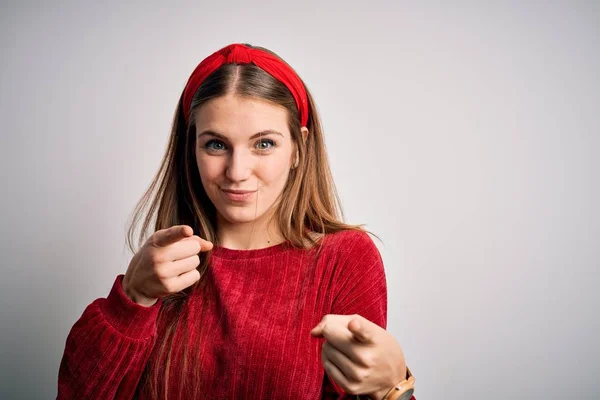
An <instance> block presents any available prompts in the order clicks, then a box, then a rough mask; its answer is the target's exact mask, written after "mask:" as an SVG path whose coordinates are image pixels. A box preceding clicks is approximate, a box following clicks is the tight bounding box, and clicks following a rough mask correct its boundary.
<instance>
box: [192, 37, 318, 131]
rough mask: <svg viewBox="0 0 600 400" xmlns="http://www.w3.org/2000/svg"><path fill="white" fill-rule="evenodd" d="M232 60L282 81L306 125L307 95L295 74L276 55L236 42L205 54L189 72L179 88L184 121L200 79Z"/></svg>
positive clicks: (200, 82) (302, 122) (303, 123)
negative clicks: (249, 65)
mask: <svg viewBox="0 0 600 400" xmlns="http://www.w3.org/2000/svg"><path fill="white" fill-rule="evenodd" d="M233 63H236V64H254V65H256V66H257V67H259V68H261V69H263V70H264V71H265V72H267V73H269V74H270V75H271V76H273V77H274V78H275V79H277V80H278V81H279V82H281V83H283V84H284V85H285V86H286V87H287V88H288V89H289V91H290V92H291V93H292V96H294V99H295V100H296V107H297V108H298V112H299V113H300V123H301V126H306V124H307V123H308V97H307V95H306V90H305V89H304V84H303V83H302V81H301V80H300V78H299V77H298V75H296V73H295V72H294V71H293V70H292V69H291V68H290V67H289V66H288V65H287V64H286V63H285V62H284V61H282V60H281V59H279V58H278V57H277V56H274V55H273V54H271V53H268V52H266V51H263V50H261V49H254V48H252V47H248V46H246V45H243V44H238V43H234V44H230V45H229V46H226V47H223V48H222V49H220V50H218V51H216V52H214V53H213V54H211V55H210V56H208V57H206V58H205V59H204V60H202V61H201V62H200V64H198V66H197V67H196V69H194V72H192V75H191V76H190V78H189V79H188V81H187V83H186V85H185V89H184V90H183V113H184V116H185V120H186V122H187V123H189V121H190V108H191V105H192V98H193V97H194V94H195V93H196V91H197V90H198V88H199V87H200V85H201V84H202V82H204V80H205V79H206V77H208V76H209V75H210V74H212V73H213V72H214V71H216V70H217V69H218V68H219V67H220V66H222V65H224V64H233Z"/></svg>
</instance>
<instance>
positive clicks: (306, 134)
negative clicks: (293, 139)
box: [300, 126, 308, 143]
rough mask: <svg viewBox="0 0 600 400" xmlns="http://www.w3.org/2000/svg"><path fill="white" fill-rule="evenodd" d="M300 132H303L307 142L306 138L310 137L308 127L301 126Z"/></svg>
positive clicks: (303, 137) (303, 138)
mask: <svg viewBox="0 0 600 400" xmlns="http://www.w3.org/2000/svg"><path fill="white" fill-rule="evenodd" d="M300 132H301V133H302V140H304V143H306V138H307V137H308V128H307V127H305V126H303V127H302V128H300Z"/></svg>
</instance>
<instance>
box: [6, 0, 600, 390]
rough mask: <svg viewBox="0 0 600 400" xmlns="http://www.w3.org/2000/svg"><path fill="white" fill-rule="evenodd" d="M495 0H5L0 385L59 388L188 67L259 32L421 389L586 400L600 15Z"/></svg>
mask: <svg viewBox="0 0 600 400" xmlns="http://www.w3.org/2000/svg"><path fill="white" fill-rule="evenodd" d="M104 3H107V2H104ZM492 3H493V4H486V5H483V4H478V3H476V2H461V3H458V4H457V3H454V2H452V3H450V2H448V3H445V4H439V3H438V4H435V5H434V4H429V5H426V4H425V3H421V2H419V3H418V4H417V3H416V2H415V3H404V2H394V1H389V2H358V1H356V2H348V1H324V2H310V1H305V2H299V1H285V2H283V1H282V2H275V1H271V2H262V1H255V2H242V1H239V2H235V1H230V2H212V3H211V2H188V3H183V2H169V3H167V2H162V3H158V2H156V3H154V2H152V3H151V2H147V1H138V2H135V3H133V2H132V3H130V4H121V2H116V1H115V2H112V4H104V5H98V4H95V3H93V2H70V3H66V2H55V4H50V2H39V3H31V2H17V1H14V2H8V3H7V2H3V3H2V9H1V11H0V15H1V16H0V22H1V24H0V50H1V53H0V54H1V57H2V58H1V63H0V131H1V142H0V143H1V144H0V156H1V158H0V160H1V165H0V171H1V176H2V181H1V187H2V196H1V198H0V205H1V209H2V224H1V226H0V229H1V238H0V239H1V240H0V243H1V244H0V254H1V257H2V258H1V267H2V270H1V273H2V275H1V287H0V296H1V297H0V300H1V305H2V306H1V308H0V313H1V323H0V326H1V328H0V333H1V336H0V369H1V371H0V398H2V399H42V398H45V399H48V398H53V397H55V396H56V382H57V374H58V367H59V363H60V359H61V356H62V352H63V350H64V345H65V340H66V337H67V334H68V332H69V330H70V329H71V327H72V325H73V323H74V322H75V321H76V320H77V319H78V318H79V317H80V316H81V313H82V312H83V310H84V309H85V307H86V306H87V305H88V304H89V303H90V302H92V301H93V300H94V299H96V298H98V297H106V295H108V292H109V290H110V287H111V284H112V282H113V280H114V278H115V276H116V275H117V274H120V273H124V272H125V270H126V268H127V265H128V263H129V260H130V258H131V254H129V253H128V252H127V251H126V249H125V245H124V240H125V225H126V223H127V221H128V219H129V217H130V215H131V212H132V210H133V207H134V205H135V202H136V201H137V200H138V198H139V197H140V196H141V195H142V193H143V191H144V190H145V189H146V187H147V186H148V184H149V183H150V180H151V178H152V177H153V175H154V173H155V172H156V170H157V168H158V166H159V162H160V160H161V157H162V155H163V153H164V150H165V146H166V143H167V138H168V136H169V128H170V124H171V119H172V115H173V112H174V110H175V106H176V103H177V101H178V99H179V96H180V94H181V91H182V89H183V87H184V85H185V82H186V80H187V78H188V76H189V74H190V73H191V71H192V70H193V69H194V68H195V66H196V65H197V63H198V62H199V61H200V60H201V59H202V58H204V57H205V56H207V55H209V54H210V53H212V52H213V51H215V50H217V49H219V48H221V47H223V46H225V45H227V44H229V43H232V42H248V43H251V44H255V45H261V46H265V47H267V48H270V49H272V50H273V51H275V52H277V53H279V54H280V55H281V56H282V57H283V58H284V59H286V60H287V61H288V62H289V63H290V64H291V65H292V66H293V67H294V68H295V69H296V70H297V71H298V73H299V74H300V76H301V77H302V79H303V80H304V81H305V82H306V83H307V85H308V87H309V88H310V90H312V93H313V94H314V96H315V98H316V101H317V104H318V109H319V111H320V112H321V115H322V118H323V124H324V128H325V135H326V141H327V146H328V151H329V154H330V157H331V160H330V161H331V165H332V169H333V173H334V177H335V180H336V184H337V186H338V189H339V192H340V194H341V197H342V200H343V205H344V211H345V213H346V217H347V220H348V221H349V222H352V223H365V224H367V228H368V229H369V230H371V231H373V232H374V233H376V234H377V235H378V236H379V237H380V238H381V239H382V241H383V242H379V241H377V239H375V242H376V243H377V245H378V247H379V248H380V251H381V253H382V256H383V258H384V262H385V266H386V271H387V276H388V284H389V324H388V329H389V330H390V331H391V332H392V333H393V334H394V335H395V337H396V338H397V339H398V340H399V342H400V344H401V345H402V347H403V349H404V352H405V355H406V359H407V362H408V365H409V367H410V368H411V370H412V371H413V373H414V375H415V377H416V383H417V392H416V395H417V398H418V399H419V400H426V399H474V400H475V399H477V400H479V399H505V398H515V399H546V398H552V399H563V398H573V399H575V398H576V399H592V398H593V399H598V398H599V396H600V383H598V373H599V372H600V368H599V362H598V359H599V357H600V346H599V344H598V342H599V340H598V338H599V337H600V329H599V328H600V326H599V325H600V318H599V317H600V307H599V306H600V304H599V296H600V295H599V294H598V285H599V283H600V272H599V267H600V221H599V215H598V201H599V200H600V199H599V189H598V183H599V182H600V179H599V178H600V177H599V170H600V168H599V167H600V165H599V162H598V151H599V147H600V139H599V136H600V124H599V114H600V84H599V83H600V79H599V71H600V57H599V52H600V7H599V4H598V3H597V2H558V1H555V2H529V1H526V2H521V1H514V2H492Z"/></svg>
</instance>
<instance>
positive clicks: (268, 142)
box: [256, 139, 275, 150]
mask: <svg viewBox="0 0 600 400" xmlns="http://www.w3.org/2000/svg"><path fill="white" fill-rule="evenodd" d="M265 144H266V145H270V146H264V145H265ZM256 145H257V146H256V147H258V149H259V150H269V149H270V148H271V147H274V146H275V142H273V141H272V140H270V139H262V140H259V141H258V142H257V143H256Z"/></svg>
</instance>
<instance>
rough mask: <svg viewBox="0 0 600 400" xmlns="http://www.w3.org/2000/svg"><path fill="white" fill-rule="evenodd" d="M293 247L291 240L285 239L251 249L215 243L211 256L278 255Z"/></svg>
mask: <svg viewBox="0 0 600 400" xmlns="http://www.w3.org/2000/svg"><path fill="white" fill-rule="evenodd" d="M291 248H292V245H291V242H290V241H289V240H286V241H283V242H281V243H279V244H275V245H273V246H269V247H263V248H260V249H250V250H240V249H230V248H228V247H223V246H220V245H215V246H213V248H212V250H211V257H217V258H222V259H226V260H246V259H250V258H259V257H268V256H274V255H278V254H281V253H283V252H285V251H287V250H289V249H291Z"/></svg>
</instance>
